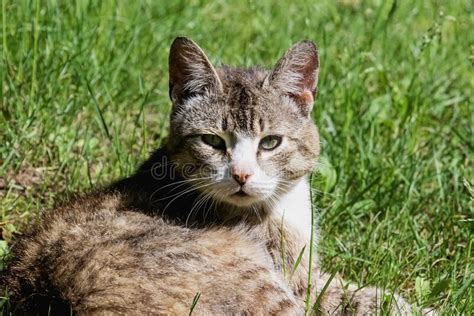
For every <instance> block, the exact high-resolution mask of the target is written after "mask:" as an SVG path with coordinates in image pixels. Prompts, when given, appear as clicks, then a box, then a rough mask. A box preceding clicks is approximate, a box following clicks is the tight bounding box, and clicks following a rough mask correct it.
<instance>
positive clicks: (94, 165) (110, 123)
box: [0, 0, 474, 315]
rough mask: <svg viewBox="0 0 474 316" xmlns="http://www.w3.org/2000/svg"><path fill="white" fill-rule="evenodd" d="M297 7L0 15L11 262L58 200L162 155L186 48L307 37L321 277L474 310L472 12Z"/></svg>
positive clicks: (218, 49)
mask: <svg viewBox="0 0 474 316" xmlns="http://www.w3.org/2000/svg"><path fill="white" fill-rule="evenodd" d="M291 2H294V1H288V2H285V1H278V2H276V1H275V2H271V1H269V0H261V1H258V2H256V1H255V2H253V1H248V2H239V4H234V5H230V4H228V2H225V1H214V2H212V3H211V2H206V1H90V2H89V1H72V2H70V1H57V0H50V1H39V0H34V1H6V0H2V7H1V9H2V10H1V12H2V13H1V14H2V15H1V23H2V30H1V32H0V33H1V36H2V40H1V41H0V43H1V45H2V46H1V54H2V58H1V60H2V64H1V73H0V77H1V80H2V82H1V100H2V101H1V113H0V177H1V180H0V182H3V183H4V184H3V185H1V184H0V186H1V187H2V188H1V189H0V225H1V228H2V235H3V240H1V241H0V253H5V252H7V251H8V245H9V241H10V240H11V236H12V233H15V232H17V233H19V232H21V231H23V230H24V229H25V227H26V224H27V223H28V222H29V221H31V220H32V219H33V218H34V217H35V216H37V214H38V213H39V212H40V211H41V210H42V209H44V208H47V207H48V206H50V205H51V204H52V202H53V201H54V200H55V198H57V197H58V196H60V195H61V194H62V193H63V192H65V191H81V190H86V189H88V188H90V187H92V186H95V185H99V184H105V183H107V182H108V181H110V180H112V179H116V178H118V177H122V176H125V175H128V174H130V173H131V172H133V170H134V168H135V167H136V166H137V164H138V163H139V162H140V161H142V160H143V159H145V158H146V157H147V155H148V153H149V152H150V151H152V150H153V149H154V148H156V147H158V146H159V144H160V140H161V139H162V137H163V136H164V135H165V133H166V127H167V115H168V111H169V106H170V102H169V101H168V89H167V58H168V56H167V55H168V47H169V45H170V43H171V41H172V39H173V38H174V37H175V36H178V35H186V36H189V37H191V38H193V39H194V40H195V41H197V42H198V43H199V44H200V45H201V46H202V47H203V48H204V49H205V51H206V52H207V53H208V55H209V56H210V57H211V59H212V61H213V62H215V63H217V64H219V63H221V62H225V63H226V64H230V65H243V66H250V65H254V64H261V65H266V66H271V65H272V64H273V63H274V62H275V61H276V59H277V58H278V57H279V56H280V54H282V53H283V52H284V51H285V50H286V49H287V48H288V46H289V45H290V44H291V43H294V42H296V41H298V40H301V39H304V38H309V39H313V40H315V41H316V42H317V43H318V46H319V49H320V57H321V77H320V81H319V93H318V97H317V102H316V110H315V111H314V117H315V120H316V122H317V123H318V125H319V128H320V131H321V135H322V158H321V166H320V173H319V176H316V177H315V180H314V187H315V189H317V190H318V192H319V193H317V194H315V203H316V206H317V208H318V210H319V216H318V218H319V226H320V230H321V237H320V249H319V253H320V256H321V258H322V263H323V265H324V267H325V268H326V269H327V270H328V271H329V272H331V273H333V272H336V271H337V272H339V273H341V274H342V275H344V276H345V277H346V278H349V279H351V280H353V281H355V282H357V283H359V284H360V285H365V284H377V285H379V286H381V287H385V288H388V289H391V290H398V291H400V292H401V293H403V295H404V296H406V297H408V298H409V300H410V301H411V302H415V303H416V304H418V305H432V306H436V307H437V308H439V309H440V310H441V311H443V312H444V313H445V314H449V315H451V314H472V313H474V294H473V291H472V287H473V284H474V273H473V259H472V258H473V254H472V252H473V251H472V248H473V244H474V238H473V231H474V229H473V228H474V225H473V221H474V216H473V215H474V200H473V199H474V172H473V170H474V169H473V162H472V158H473V152H474V150H473V146H474V145H473V134H472V127H473V126H474V118H473V105H472V99H473V85H474V80H473V59H474V32H472V29H473V28H474V6H473V3H472V2H471V1H468V0H465V1H355V0H354V1H349V0H346V1H340V2H337V1H330V0H326V1H298V4H290V3H291Z"/></svg>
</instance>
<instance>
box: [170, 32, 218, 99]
mask: <svg viewBox="0 0 474 316" xmlns="http://www.w3.org/2000/svg"><path fill="white" fill-rule="evenodd" d="M169 78H170V82H169V84H170V90H169V93H170V98H171V101H172V102H173V104H174V105H176V104H180V103H181V102H182V101H183V100H185V99H187V98H189V97H191V96H194V95H200V94H204V93H206V92H207V91H209V90H213V89H214V90H215V89H217V90H219V91H220V90H222V84H221V82H220V80H219V77H218V76H217V73H216V70H215V69H214V67H213V66H212V64H211V63H210V62H209V59H208V58H207V56H206V54H204V52H203V51H202V49H201V48H200V47H199V46H198V45H197V44H196V43H195V42H193V41H192V40H191V39H189V38H186V37H177V38H176V39H175V40H174V41H173V43H172V44H171V48H170V56H169Z"/></svg>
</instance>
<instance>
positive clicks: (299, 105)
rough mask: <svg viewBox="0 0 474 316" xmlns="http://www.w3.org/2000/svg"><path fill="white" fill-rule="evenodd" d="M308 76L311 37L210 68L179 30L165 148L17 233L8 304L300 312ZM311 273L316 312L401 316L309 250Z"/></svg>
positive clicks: (312, 140)
mask: <svg viewBox="0 0 474 316" xmlns="http://www.w3.org/2000/svg"><path fill="white" fill-rule="evenodd" d="M318 71H319V57H318V52H317V49H316V46H315V45H314V44H313V43H312V42H311V41H302V42H299V43H297V44H296V45H294V46H293V47H291V48H290V49H289V50H288V51H287V52H286V53H285V54H284V56H283V57H282V58H281V59H280V60H279V61H278V62H277V63H276V65H275V67H274V68H273V70H271V71H266V70H263V69H260V68H250V69H236V68H229V67H221V68H214V67H213V66H212V65H211V63H210V62H209V60H208V58H207V57H206V55H205V54H204V53H203V51H202V50H201V49H200V48H199V46H198V45H197V44H196V43H194V42H193V41H191V40H190V39H187V38H182V37H180V38H176V39H175V40H174V42H173V44H172V45H171V49H170V56H169V76H170V84H169V93H170V97H171V101H172V111H171V117H170V129H169V134H168V137H167V139H166V140H165V142H164V145H163V146H162V148H160V149H158V150H157V151H156V152H155V153H154V154H153V155H152V156H151V157H150V158H149V159H148V160H147V161H146V162H145V163H143V165H142V166H141V167H140V168H139V169H138V170H137V172H136V173H135V174H134V175H132V176H131V177H129V178H126V179H123V180H120V181H118V182H116V183H114V184H112V185H110V186H108V187H106V188H102V189H97V190H96V191H94V192H91V193H87V194H83V195H80V196H77V197H75V198H73V199H71V200H69V201H68V202H65V203H62V204H60V205H59V206H58V207H57V208H56V209H55V210H52V211H49V212H45V214H44V215H43V216H42V218H41V220H39V222H38V223H36V224H35V226H34V227H33V228H32V230H31V231H30V232H29V233H28V234H26V235H22V236H18V239H17V242H16V244H15V245H14V247H13V249H12V260H11V261H10V262H9V264H8V267H7V270H6V271H4V272H3V274H2V277H1V287H2V288H4V289H6V290H7V291H8V295H9V297H10V304H11V309H12V311H13V312H14V313H27V314H30V313H38V314H40V313H49V314H65V313H71V312H73V313H76V314H80V315H107V314H123V315H125V314H137V315H138V314H140V315H144V314H179V315H181V314H188V313H189V311H190V309H191V308H193V309H194V310H193V313H196V314H291V315H303V314H304V313H305V308H306V304H305V299H306V296H307V293H308V280H309V278H308V271H309V267H310V264H309V254H308V249H309V248H310V247H309V243H310V240H311V212H312V211H311V200H310V187H309V184H308V175H309V174H310V173H311V172H312V170H313V168H314V167H315V163H316V161H317V158H318V156H319V150H320V147H319V137H318V132H317V129H316V127H315V125H314V123H313V121H312V118H311V110H312V107H313V103H314V96H315V93H316V86H317V81H318ZM317 237H318V234H317V232H315V238H314V240H315V241H316V240H317ZM300 254H301V257H300ZM299 257H300V258H301V260H298V258H299ZM311 271H312V273H311V277H312V278H311V285H312V286H311V287H310V291H309V293H310V296H311V302H312V303H311V305H310V308H312V312H314V313H322V314H357V315H366V314H372V313H373V314H375V313H379V312H380V311H381V310H384V309H385V311H390V312H391V313H392V314H405V315H406V314H411V308H410V306H409V305H408V304H407V303H405V301H404V300H403V299H401V298H400V297H399V296H396V295H391V294H389V293H382V291H380V290H378V289H376V288H361V289H359V288H358V287H356V286H355V285H353V284H348V283H347V282H343V280H341V279H340V278H338V277H337V276H336V277H334V278H330V277H329V276H328V275H326V274H324V273H322V272H321V271H320V269H319V265H318V260H317V257H316V256H315V255H314V256H313V262H312V270H311ZM315 302H317V304H315V305H314V306H313V305H312V304H314V303H315ZM313 307H314V309H313Z"/></svg>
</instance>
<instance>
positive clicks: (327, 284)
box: [313, 271, 412, 315]
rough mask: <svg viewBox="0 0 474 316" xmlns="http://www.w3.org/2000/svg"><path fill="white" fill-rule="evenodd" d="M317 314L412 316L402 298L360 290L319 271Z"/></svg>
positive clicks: (381, 292) (316, 294)
mask: <svg viewBox="0 0 474 316" xmlns="http://www.w3.org/2000/svg"><path fill="white" fill-rule="evenodd" d="M314 280H315V281H314V282H315V283H314V284H313V286H314V288H315V291H314V293H315V297H314V302H315V303H314V310H315V311H316V312H319V313H321V314H323V315H380V314H382V315H412V309H411V306H410V304H408V303H407V302H406V301H405V300H404V299H403V298H401V297H400V296H398V295H396V294H392V293H389V292H384V291H382V290H380V289H377V288H375V287H366V288H359V287H357V286H356V285H354V284H348V283H347V282H345V281H344V280H342V279H341V278H339V277H334V278H331V277H330V276H329V275H328V274H325V273H322V272H320V271H316V275H315V279H314Z"/></svg>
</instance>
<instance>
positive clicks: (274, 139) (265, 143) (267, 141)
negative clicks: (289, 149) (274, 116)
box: [258, 135, 281, 150]
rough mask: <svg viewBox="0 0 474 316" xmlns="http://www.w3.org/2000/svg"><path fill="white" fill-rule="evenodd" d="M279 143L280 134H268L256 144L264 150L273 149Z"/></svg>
mask: <svg viewBox="0 0 474 316" xmlns="http://www.w3.org/2000/svg"><path fill="white" fill-rule="evenodd" d="M280 144H281V136H278V135H269V136H266V137H264V138H262V140H261V141H260V144H259V145H258V146H259V147H260V148H261V149H264V150H273V149H275V148H277V147H278V146H280Z"/></svg>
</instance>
